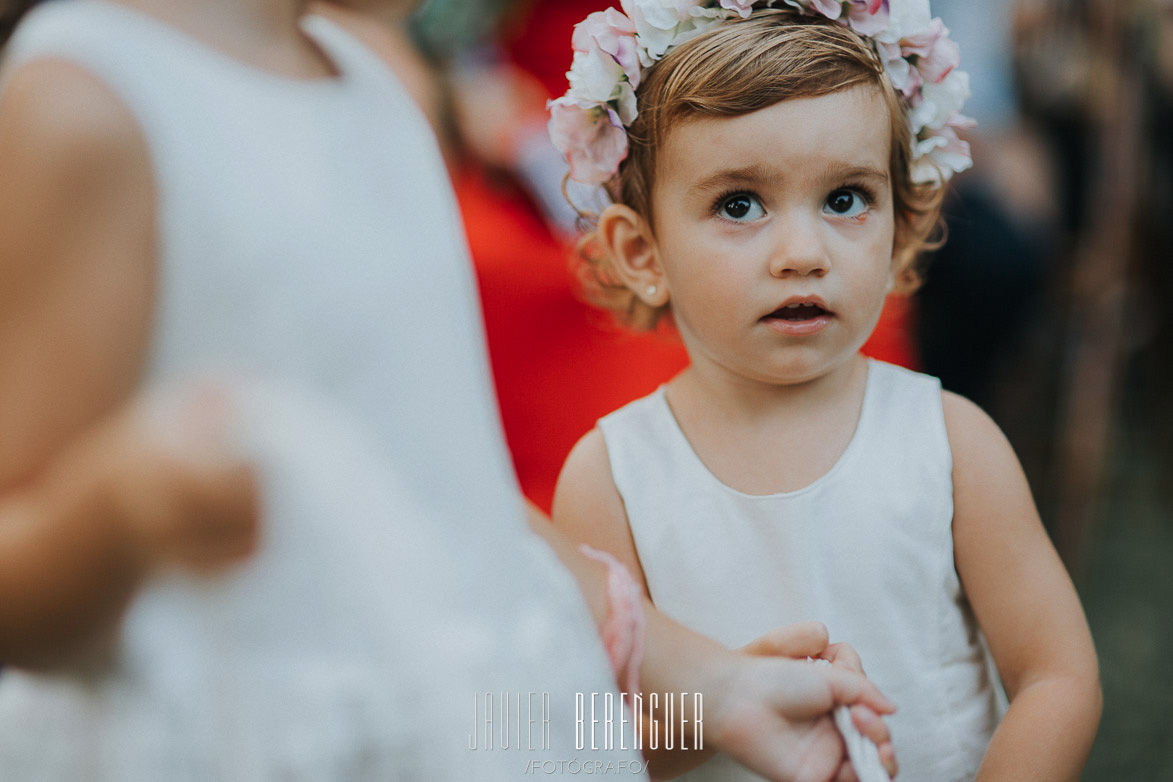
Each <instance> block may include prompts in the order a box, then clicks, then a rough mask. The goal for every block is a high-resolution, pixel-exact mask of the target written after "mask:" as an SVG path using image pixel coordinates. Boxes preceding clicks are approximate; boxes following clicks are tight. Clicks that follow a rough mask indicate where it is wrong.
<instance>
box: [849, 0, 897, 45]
mask: <svg viewBox="0 0 1173 782" xmlns="http://www.w3.org/2000/svg"><path fill="white" fill-rule="evenodd" d="M849 1H850V5H848V6H847V22H848V24H850V25H851V29H852V30H855V31H856V32H857V33H859V34H860V35H866V36H868V37H872V36H875V35H878V34H879V33H881V32H883V31H884V30H885V29H887V27H888V0H849Z"/></svg>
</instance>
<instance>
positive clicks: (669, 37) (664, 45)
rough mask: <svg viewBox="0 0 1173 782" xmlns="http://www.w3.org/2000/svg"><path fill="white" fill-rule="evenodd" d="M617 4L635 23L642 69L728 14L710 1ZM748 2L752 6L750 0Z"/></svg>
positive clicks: (626, 0) (729, 0)
mask: <svg viewBox="0 0 1173 782" xmlns="http://www.w3.org/2000/svg"><path fill="white" fill-rule="evenodd" d="M620 4H621V5H622V7H623V11H624V13H626V14H627V16H628V17H629V18H630V19H631V21H632V22H634V23H635V32H636V37H637V39H638V41H639V59H640V62H641V63H642V64H643V66H644V67H645V68H646V67H648V66H650V65H651V64H652V63H654V62H655V61H656V60H659V59H660V58H661V57H663V56H664V55H665V54H667V53H668V50H669V49H672V48H675V47H677V46H679V45H680V44H682V43H684V42H685V41H688V40H690V39H692V38H695V37H697V36H698V35H700V34H701V33H703V32H704V31H705V30H708V29H709V28H710V27H713V26H714V25H716V24H718V23H720V22H721V20H722V19H725V18H727V17H729V16H730V15H731V14H730V13H729V11H728V10H727V9H726V8H722V7H716V8H713V7H711V0H620ZM726 4H728V5H729V6H735V7H737V8H742V7H744V6H746V5H747V4H746V3H744V2H737V0H722V2H721V5H726ZM748 5H750V6H752V5H753V2H752V0H751V2H749V3H748ZM744 15H745V16H748V14H744Z"/></svg>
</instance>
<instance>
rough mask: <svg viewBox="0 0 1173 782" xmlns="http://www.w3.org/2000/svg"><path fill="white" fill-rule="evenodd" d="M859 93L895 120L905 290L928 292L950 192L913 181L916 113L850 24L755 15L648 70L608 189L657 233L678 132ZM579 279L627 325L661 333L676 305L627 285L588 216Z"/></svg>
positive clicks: (892, 163)
mask: <svg viewBox="0 0 1173 782" xmlns="http://www.w3.org/2000/svg"><path fill="white" fill-rule="evenodd" d="M857 85H865V86H866V85H873V86H875V87H877V88H878V89H879V90H880V91H881V93H882V95H883V97H884V101H885V103H886V104H887V105H888V109H889V115H890V118H891V121H890V123H889V124H890V128H891V145H890V146H891V153H890V158H889V168H890V170H891V182H892V201H893V208H894V211H895V219H896V238H895V246H894V248H893V257H894V262H895V266H894V276H895V280H896V286H895V291H896V292H900V293H911V292H912V291H914V290H915V289H916V288H917V286H918V285H919V284H920V274H919V270H918V268H917V258H918V257H919V255H920V253H921V251H922V250H925V249H931V248H932V247H934V246H936V245H937V244H939V241H931V240H930V237H931V236H933V235H934V234H939V233H940V232H941V231H942V230H943V229H939V228H938V226H939V225H940V222H941V220H940V212H941V200H942V196H943V190H942V188H941V187H940V186H939V185H925V184H919V185H918V184H915V183H914V182H913V181H912V170H911V165H912V139H911V138H910V133H911V131H910V130H909V127H908V117H907V109H906V108H905V105H904V103H903V102H902V101H901V99H900V96H899V95H898V94H897V93H896V91H895V89H894V88H893V87H892V83H891V82H890V81H889V80H888V78H887V77H886V76H885V75H884V68H883V65H882V64H881V62H880V60H879V58H878V56H877V55H876V53H875V51H874V50H873V49H872V47H871V45H870V44H869V43H868V42H867V41H866V40H865V39H864V38H862V37H861V36H859V35H858V34H857V33H855V32H854V31H852V30H851V29H850V28H848V27H845V26H844V25H841V24H838V23H836V22H833V21H831V20H829V19H825V18H823V17H822V16H815V15H805V14H803V13H801V12H799V11H797V10H796V9H788V8H777V9H763V10H758V11H755V12H754V13H753V14H752V15H751V16H749V17H748V18H746V19H741V18H734V19H731V20H729V21H727V22H723V23H721V24H720V25H717V26H716V27H714V28H713V29H711V30H709V31H707V32H705V33H704V34H702V35H700V36H698V37H696V38H694V39H692V40H690V41H688V42H686V43H684V44H682V45H681V46H679V47H677V48H676V49H673V50H672V51H671V52H669V53H668V54H667V55H666V56H665V57H664V58H663V59H662V60H660V61H659V62H657V63H655V64H654V65H652V66H651V67H650V68H648V69H647V70H645V71H644V74H643V77H642V79H641V83H640V86H639V89H638V90H637V92H636V95H637V97H638V100H639V116H638V118H637V119H636V120H635V122H634V123H633V124H632V125H631V127H630V128H628V154H627V158H626V159H625V160H624V161H623V163H622V164H620V166H619V173H618V175H617V176H616V178H615V179H613V180H612V181H611V183H609V185H608V189H609V191H610V194H611V197H612V200H614V201H615V202H616V203H621V204H626V205H627V206H630V207H631V208H632V209H634V210H635V211H636V212H637V213H639V214H640V215H641V216H642V217H644V219H646V220H647V221H648V224H649V225H651V226H653V227H654V226H655V215H654V214H653V213H652V198H651V194H652V188H653V187H654V186H655V174H656V151H657V149H659V148H660V147H662V145H663V144H664V142H665V140H666V139H667V137H668V135H669V133H670V132H671V128H672V127H674V126H677V125H678V124H679V123H681V122H683V121H685V120H688V119H691V118H697V117H734V116H739V115H743V114H750V113H752V112H755V111H758V110H759V109H764V108H766V107H768V106H772V105H774V104H776V103H779V102H780V101H784V100H789V99H792V98H814V97H819V96H821V95H828V94H830V93H833V92H838V91H840V90H845V89H848V88H850V87H854V86H857ZM582 216H583V218H584V220H585V223H584V228H585V229H586V230H585V235H584V236H583V237H582V239H581V240H580V241H579V244H578V252H577V258H578V263H577V273H578V277H579V279H580V281H581V283H582V286H583V292H584V294H585V295H586V297H587V299H588V300H589V301H590V302H591V303H593V304H595V305H596V306H599V307H601V308H603V309H606V310H610V311H611V312H613V313H614V314H615V315H616V316H617V317H618V319H619V320H620V322H621V323H623V324H624V325H627V326H629V327H632V328H636V329H651V328H654V327H655V326H656V324H657V323H658V322H659V321H660V319H661V317H662V316H663V315H665V314H666V313H667V311H668V306H669V305H664V306H662V307H658V308H653V307H650V306H648V305H647V304H645V303H644V302H643V301H641V300H640V299H639V298H638V297H637V296H636V295H635V294H634V293H633V292H632V291H630V290H628V289H627V287H626V286H625V285H624V284H623V282H622V281H621V279H620V278H619V275H618V274H617V273H616V271H615V269H614V266H613V264H612V260H611V258H610V257H609V255H608V253H607V252H606V250H605V249H604V248H603V247H602V244H601V243H600V242H599V241H598V236H597V234H596V231H595V223H596V219H597V216H596V215H591V214H586V213H584V214H583V215H582Z"/></svg>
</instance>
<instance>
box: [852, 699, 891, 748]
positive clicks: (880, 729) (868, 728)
mask: <svg viewBox="0 0 1173 782" xmlns="http://www.w3.org/2000/svg"><path fill="white" fill-rule="evenodd" d="M851 721H852V722H854V723H855V727H857V728H859V732H860V733H862V734H863V735H864V736H865V737H867V738H868V739H869V740H870V741H871V742H872V743H873V744H875V745H876V746H877V747H879V746H880V745H882V744H886V743H889V742H891V741H892V734H891V733H889V732H888V725H887V723H885V722H884V720H882V719H880V717H879V715H878V714H876V713H875V712H874V711H872V710H871V709H869V708H868V707H867V706H852V707H851Z"/></svg>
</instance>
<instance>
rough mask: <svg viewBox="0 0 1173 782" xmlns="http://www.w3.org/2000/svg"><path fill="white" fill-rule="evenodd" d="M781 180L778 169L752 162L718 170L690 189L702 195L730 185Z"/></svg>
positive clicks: (738, 185) (747, 185)
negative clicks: (752, 163)
mask: <svg viewBox="0 0 1173 782" xmlns="http://www.w3.org/2000/svg"><path fill="white" fill-rule="evenodd" d="M781 180H782V174H781V172H780V171H777V170H776V169H772V168H769V167H767V166H763V165H760V164H754V165H752V166H745V167H744V168H731V169H724V170H722V171H718V172H716V173H714V174H712V175H710V176H707V177H705V178H704V179H702V180H701V181H700V182H697V183H696V184H695V185H693V187H692V190H693V192H695V193H699V194H701V195H704V194H706V193H713V192H719V191H724V190H728V189H729V188H731V187H754V186H760V185H764V184H765V185H769V184H775V183H777V182H780V181H781Z"/></svg>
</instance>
